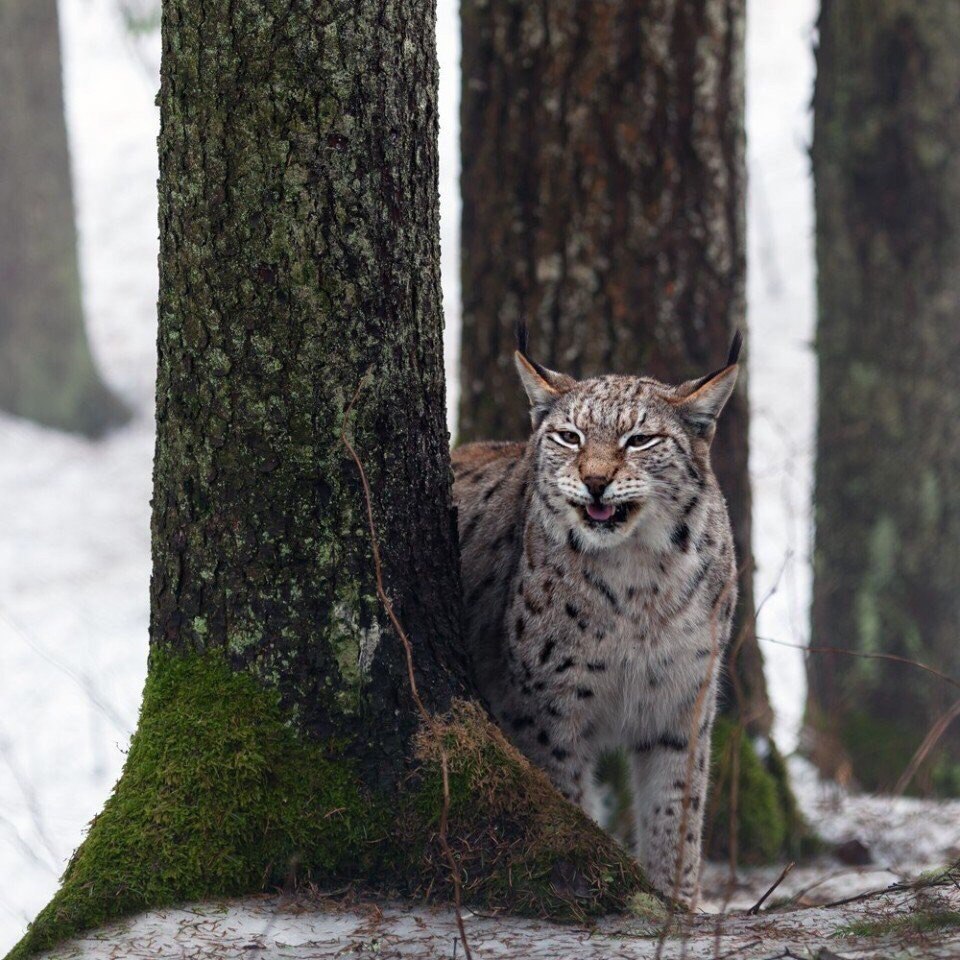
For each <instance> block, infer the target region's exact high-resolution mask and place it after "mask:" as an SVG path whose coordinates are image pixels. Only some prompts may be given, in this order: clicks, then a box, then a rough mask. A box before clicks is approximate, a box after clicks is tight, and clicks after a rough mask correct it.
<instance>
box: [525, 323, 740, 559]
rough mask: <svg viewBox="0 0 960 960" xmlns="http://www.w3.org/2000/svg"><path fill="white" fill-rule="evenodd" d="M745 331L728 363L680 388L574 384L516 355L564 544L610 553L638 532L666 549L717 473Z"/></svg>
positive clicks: (646, 381)
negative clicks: (719, 429) (715, 452)
mask: <svg viewBox="0 0 960 960" xmlns="http://www.w3.org/2000/svg"><path fill="white" fill-rule="evenodd" d="M740 345H741V337H740V334H739V333H737V334H736V336H735V337H734V339H733V344H732V345H731V348H730V355H729V357H728V358H727V362H726V364H725V365H724V366H723V367H721V368H720V369H719V370H717V371H715V372H714V373H711V374H708V375H707V376H705V377H701V378H700V379H698V380H690V381H687V382H686V383H682V384H680V385H679V386H670V385H668V384H665V383H660V382H659V381H657V380H654V379H652V378H650V377H626V376H606V377H596V378H592V379H589V380H581V381H577V380H574V379H573V378H572V377H569V376H567V375H566V374H562V373H556V372H555V371H553V370H548V369H547V368H546V367H543V366H541V365H540V364H539V363H537V362H536V361H534V360H532V359H531V358H530V356H529V355H528V353H527V335H526V328H525V327H523V326H520V327H518V330H517V352H516V355H515V359H516V364H517V369H518V370H519V372H520V379H521V380H522V381H523V386H524V389H525V390H526V392H527V396H528V397H529V398H530V415H531V419H532V422H533V436H532V443H533V444H534V448H535V453H536V476H535V483H536V495H537V499H538V500H539V501H540V502H541V505H542V507H543V511H542V512H543V516H544V521H545V523H546V525H547V527H548V528H549V529H550V530H551V532H552V533H553V534H554V535H555V536H556V538H557V540H558V541H562V540H566V541H567V542H569V543H570V544H571V545H573V546H574V547H576V548H577V549H581V550H591V551H594V550H604V549H608V548H610V547H614V546H617V545H619V544H622V543H624V542H625V541H627V540H628V539H629V538H631V537H635V538H638V539H639V540H643V541H648V542H650V544H651V546H653V545H656V544H657V543H658V542H659V544H660V545H663V546H665V545H666V544H667V543H668V542H669V537H670V534H671V531H674V530H675V529H676V528H677V525H678V524H679V523H680V522H681V521H682V518H683V516H684V511H685V509H686V508H687V507H688V505H689V504H691V502H692V501H693V500H694V498H696V497H697V496H698V493H699V491H700V490H701V488H703V486H704V485H705V483H706V481H707V477H708V474H709V471H710V462H709V449H710V443H711V441H712V440H713V435H714V431H715V429H716V423H717V417H718V416H719V415H720V412H721V410H723V407H724V404H726V402H727V400H728V399H729V398H730V395H731V393H732V392H733V388H734V385H735V384H736V381H737V372H738V369H739V368H738V366H737V360H738V357H739V354H740Z"/></svg>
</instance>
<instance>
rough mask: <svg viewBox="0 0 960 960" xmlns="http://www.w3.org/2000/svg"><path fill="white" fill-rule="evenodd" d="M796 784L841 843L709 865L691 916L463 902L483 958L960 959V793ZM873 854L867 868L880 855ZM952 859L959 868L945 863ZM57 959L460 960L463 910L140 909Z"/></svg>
mask: <svg viewBox="0 0 960 960" xmlns="http://www.w3.org/2000/svg"><path fill="white" fill-rule="evenodd" d="M791 767H792V770H791V773H792V779H793V781H794V784H795V785H796V787H797V794H798V798H799V800H800V803H801V806H802V808H803V810H804V813H805V815H806V816H807V818H808V819H809V820H810V821H812V822H814V823H816V824H817V825H818V826H819V827H820V829H821V836H822V839H823V840H824V841H825V843H826V844H827V845H828V849H827V850H826V851H825V852H824V853H823V854H821V855H819V856H818V857H816V858H815V859H813V860H810V861H808V862H805V863H802V864H799V865H798V866H796V867H795V868H794V869H792V870H791V871H790V872H789V873H788V874H787V876H786V877H784V878H783V880H782V882H780V883H779V884H778V885H776V887H775V889H774V890H773V891H772V892H771V893H770V895H769V896H768V897H767V898H766V899H765V900H764V902H763V904H762V907H761V909H759V910H755V912H754V913H751V912H750V911H751V908H754V907H755V904H757V902H758V901H760V900H761V898H762V897H763V896H764V894H765V893H767V892H768V891H769V890H770V888H771V887H772V886H774V885H775V884H776V882H777V880H778V878H779V877H780V875H781V874H782V872H783V869H784V867H785V866H786V865H785V864H776V865H771V866H767V867H739V868H737V869H736V870H731V868H730V865H729V864H720V863H711V864H708V865H707V867H706V869H705V871H704V874H703V900H702V903H701V907H700V910H699V911H698V912H697V913H695V914H693V915H683V916H680V915H677V916H669V915H666V916H663V917H651V916H646V917H644V918H640V917H610V918H606V919H604V920H601V921H599V922H597V923H593V924H589V925H582V926H577V925H560V924H552V923H548V922H543V921H537V920H527V919H519V918H516V917H505V916H490V915H487V914H474V913H472V912H471V911H469V910H465V911H464V919H465V926H466V932H467V940H468V943H469V944H470V948H471V952H472V955H473V956H474V957H475V958H477V960H481V958H484V960H486V958H517V960H526V958H529V960H539V958H542V960H574V958H576V960H594V958H596V960H600V958H604V960H615V958H625V960H626V958H633V960H641V958H643V960H646V958H657V960H660V958H662V960H678V958H689V960H698V958H712V960H721V958H722V960H788V958H794V960H855V958H856V960H863V958H879V957H883V958H887V960H892V958H898V960H906V958H917V960H921V958H922V960H940V958H944V960H946V958H957V957H960V801H951V802H933V801H924V800H916V799H910V798H891V797H876V796H857V795H854V794H850V793H847V792H845V791H841V790H839V789H835V788H832V787H828V786H825V785H824V784H823V783H821V782H820V781H819V780H818V779H817V777H816V775H815V774H814V773H813V772H812V771H811V769H810V768H809V767H808V766H807V765H806V764H804V763H802V762H797V761H794V762H793V763H792V764H791ZM867 861H869V862H867ZM947 864H954V866H953V868H952V869H948V868H947V867H946V866H945V865H947ZM46 956H48V957H50V958H57V960H68V958H69V960H120V958H131V960H137V958H144V960H146V958H151V960H154V958H157V960H160V958H169V960H173V958H183V960H186V958H190V960H214V958H215V960H232V958H237V960H240V958H244V960H308V958H317V960H319V958H328V957H329V958H333V957H337V958H341V957H370V958H372V957H378V958H381V960H389V958H403V960H458V958H462V957H464V952H463V947H462V945H461V944H460V943H459V941H458V934H457V926H456V917H455V915H454V913H453V912H452V911H451V910H450V909H447V908H441V907H432V906H427V905H424V904H422V903H408V902H407V903H405V902H400V901H375V900H372V899H370V898H367V897H363V896H359V895H354V894H353V893H352V892H351V891H349V890H338V891H333V892H326V893H325V892H323V891H317V892H316V893H315V894H313V895H310V896H307V895H301V896H297V897H290V896H280V895H276V896H259V897H248V898H245V899H241V900H234V901H228V902H219V903H203V904H199V905H191V906H186V907H182V908H179V909H170V910H159V911H153V912H150V913H145V914H142V915H140V916H138V917H134V918H131V919H130V920H128V921H125V922H122V923H118V924H114V925H112V926H110V927H106V928H103V929H101V930H98V931H95V932H94V933H92V934H90V935H88V936H86V937H82V938H79V939H77V940H73V941H70V942H69V943H66V944H64V945H63V946H62V947H61V948H59V949H57V950H55V951H53V952H51V953H50V954H47V955H46Z"/></svg>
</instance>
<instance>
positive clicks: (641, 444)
mask: <svg viewBox="0 0 960 960" xmlns="http://www.w3.org/2000/svg"><path fill="white" fill-rule="evenodd" d="M662 439H663V437H662V436H660V435H659V434H656V433H634V434H632V435H631V436H629V437H627V442H626V443H625V444H624V446H625V447H626V448H627V449H628V450H649V449H650V448H651V447H655V446H656V445H657V444H658V443H659V442H660V441H661V440H662Z"/></svg>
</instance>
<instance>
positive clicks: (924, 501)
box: [808, 0, 960, 793]
mask: <svg viewBox="0 0 960 960" xmlns="http://www.w3.org/2000/svg"><path fill="white" fill-rule="evenodd" d="M819 28H820V48H819V50H818V53H817V67H818V72H817V84H816V92H815V97H814V142H813V171H814V180H815V187H816V214H817V267H818V277H819V284H818V296H819V316H820V321H819V327H818V333H817V351H818V356H819V361H820V383H819V393H820V405H819V408H820V418H819V430H818V437H817V471H816V499H815V521H816V548H815V567H814V592H813V623H812V643H813V644H815V645H820V646H835V647H840V648H850V649H854V650H857V651H861V652H867V653H869V652H876V651H883V652H887V653H894V654H899V655H901V656H905V657H910V658H914V659H918V660H921V661H924V662H926V663H928V664H930V665H931V666H934V667H937V668H939V669H940V670H942V671H944V672H945V673H947V674H950V675H952V676H957V675H960V645H958V643H957V628H958V624H960V591H958V589H957V585H958V583H960V485H958V483H957V478H958V476H960V372H958V371H960V323H958V317H957V303H958V302H960V126H958V124H957V116H956V109H957V93H958V91H960V60H958V58H957V49H958V45H960V7H958V6H957V5H956V4H954V3H952V2H950V0H933V2H930V3H923V4H913V3H908V2H906V0H876V2H870V3H867V2H849V3H848V2H844V3H838V2H835V0H824V2H823V5H822V8H821V13H820V23H819ZM808 672H809V679H810V698H809V703H808V720H809V722H810V724H811V727H812V731H813V735H814V738H815V744H814V750H813V753H814V756H815V758H816V759H817V761H818V763H819V764H820V766H821V768H822V769H823V770H825V771H826V772H828V773H830V774H834V775H840V776H841V777H845V776H850V775H851V774H852V776H853V777H854V778H855V779H856V781H857V782H858V783H860V784H861V785H862V786H864V787H866V788H868V789H878V788H885V787H891V786H893V785H894V783H895V782H896V781H897V780H898V778H899V777H900V775H901V774H902V773H903V772H904V769H905V768H906V766H907V764H908V763H909V761H910V759H911V756H912V754H913V752H914V751H915V750H916V749H917V748H918V747H919V746H920V743H921V742H922V740H923V738H924V736H925V734H926V732H927V731H928V729H929V728H930V727H931V725H932V724H933V723H934V722H935V721H936V720H937V718H938V717H940V716H942V715H944V714H945V713H946V712H947V711H948V710H949V709H950V708H951V707H952V706H953V704H954V701H956V699H957V696H956V691H955V690H953V689H951V688H950V687H948V686H947V685H945V684H943V683H941V682H940V681H938V680H936V679H934V678H932V677H930V676H929V675H928V674H924V673H922V672H920V671H918V670H914V669H911V668H908V667H904V666H902V665H899V664H885V663H881V662H878V661H876V660H864V659H856V658H851V657H845V656H842V655H831V654H813V655H811V657H810V660H809V671H808ZM958 731H960V727H958V726H957V725H956V723H955V724H954V726H953V727H952V728H950V729H948V730H947V732H946V735H945V736H944V737H943V738H942V739H941V740H940V743H939V745H938V747H937V749H936V750H934V751H933V752H932V753H931V754H930V756H929V759H928V761H927V762H926V763H924V764H923V766H922V767H921V769H920V771H919V774H918V776H917V777H916V779H915V780H914V781H913V786H914V788H916V789H920V790H922V791H930V790H937V791H941V792H945V793H957V792H960V732H958Z"/></svg>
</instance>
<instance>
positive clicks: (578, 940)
mask: <svg viewBox="0 0 960 960" xmlns="http://www.w3.org/2000/svg"><path fill="white" fill-rule="evenodd" d="M958 879H960V874H958V873H956V872H954V873H953V874H951V875H945V876H942V877H941V878H940V879H939V880H938V881H930V882H927V883H925V884H921V885H906V886H895V887H894V888H892V889H891V890H889V891H886V892H882V893H873V894H872V895H871V894H868V895H866V896H863V897H860V898H857V899H855V900H853V901H852V902H840V903H832V904H828V905H823V906H801V905H800V904H799V903H796V902H795V903H792V904H789V905H782V906H777V905H776V903H775V904H774V906H772V907H770V908H769V909H765V910H762V911H759V912H757V913H755V914H751V913H750V912H749V910H736V911H730V912H727V913H724V914H716V913H706V912H702V913H697V914H695V915H689V916H683V917H679V916H678V917H673V918H670V917H667V918H665V919H656V920H650V919H639V918H635V917H611V918H606V919H603V920H601V921H599V922H597V923H595V924H590V925H583V926H577V925H559V924H553V923H548V922H544V921H537V920H526V919H519V918H516V917H502V916H500V917H496V916H489V915H478V914H473V913H471V912H469V911H465V914H464V921H465V928H466V935H467V942H468V944H469V946H470V949H471V952H472V955H473V956H474V957H476V958H478V960H479V958H495V957H496V958H518V960H521V958H523V960H539V958H542V960H567V958H569V960H574V958H576V960H594V958H596V960H600V958H603V960H614V958H635V960H640V958H658V960H659V958H664V960H673V958H681V957H683V958H690V960H697V958H713V960H721V958H725V960H726V958H738V960H786V958H796V960H801V958H802V960H853V958H867V957H870V958H873V957H898V958H908V957H909V958H918V960H919V958H923V960H939V958H950V957H953V958H955V957H958V956H960V883H958ZM46 956H48V957H50V958H63V960H66V958H71V960H76V958H85V960H119V958H141V957H142V958H151V960H153V958H175V957H176V958H192V960H201V958H211V960H212V958H216V960H233V958H237V960H240V958H245V960H267V958H269V960H274V958H276V960H281V958H283V960H307V958H328V957H330V958H333V957H378V958H382V960H388V958H404V960H441V958H451V960H457V958H458V957H463V956H464V951H463V947H462V944H461V943H460V942H459V937H458V933H457V925H456V918H455V916H454V914H453V912H452V911H451V910H450V909H446V908H434V907H428V906H423V905H419V904H417V905H414V904H409V903H403V902H372V901H367V900H363V899H359V900H358V899H354V898H348V899H343V898H337V897H324V896H322V895H317V896H313V897H297V898H291V897H281V896H263V897H253V898H247V899H243V900H236V901H231V902H226V903H207V904H201V905H199V906H194V907H188V908H182V909H175V910H164V911H156V912H151V913H146V914H143V915H141V916H139V917H136V918H134V919H132V920H130V921H128V922H126V923H121V924H116V925H114V926H112V927H108V928H105V929H103V930H100V931H97V932H96V933H95V934H93V935H91V936H89V937H86V938H83V939H78V940H75V941H72V942H70V943H68V944H65V945H64V946H63V947H61V948H60V949H58V950H55V951H53V952H52V953H50V954H47V955H46Z"/></svg>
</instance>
